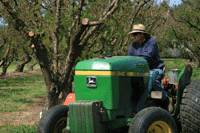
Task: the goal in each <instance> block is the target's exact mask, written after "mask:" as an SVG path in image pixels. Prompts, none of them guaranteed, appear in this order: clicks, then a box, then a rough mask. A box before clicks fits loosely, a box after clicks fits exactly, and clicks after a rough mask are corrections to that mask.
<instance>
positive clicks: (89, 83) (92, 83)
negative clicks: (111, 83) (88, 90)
mask: <svg viewBox="0 0 200 133" xmlns="http://www.w3.org/2000/svg"><path fill="white" fill-rule="evenodd" d="M86 80H87V81H86V84H87V87H97V78H96V77H87V79H86Z"/></svg>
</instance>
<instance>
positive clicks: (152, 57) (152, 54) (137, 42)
mask: <svg viewBox="0 0 200 133" xmlns="http://www.w3.org/2000/svg"><path fill="white" fill-rule="evenodd" d="M128 34H129V35H132V36H133V38H134V42H133V43H132V44H131V46H130V49H129V52H128V56H139V57H142V58H144V59H146V60H147V62H148V64H149V69H150V77H151V76H152V73H153V72H154V71H157V72H158V76H157V77H156V79H155V82H154V84H153V86H152V88H153V89H154V90H155V91H163V94H162V103H161V107H162V108H165V109H166V110H168V111H169V112H171V111H172V110H173V106H172V100H171V99H170V98H169V97H168V95H167V93H166V92H165V91H164V90H163V88H162V86H161V79H162V78H163V77H164V76H165V73H164V69H165V63H164V62H163V61H162V60H161V59H160V56H159V51H158V46H157V42H156V40H155V39H154V38H151V35H150V34H148V33H146V31H145V26H144V25H142V24H137V25H134V26H133V30H132V31H131V32H129V33H128ZM145 89H147V88H145ZM147 92H148V91H147ZM147 96H148V95H147V94H146V93H144V94H143V95H142V97H141V99H139V102H138V104H137V105H136V108H135V110H134V111H135V112H136V113H137V112H139V111H140V110H141V109H142V107H143V104H144V102H145V100H146V98H147Z"/></svg>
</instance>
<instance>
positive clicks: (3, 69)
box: [1, 65, 8, 75]
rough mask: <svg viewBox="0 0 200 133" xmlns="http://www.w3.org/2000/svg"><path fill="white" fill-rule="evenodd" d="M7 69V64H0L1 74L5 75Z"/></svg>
mask: <svg viewBox="0 0 200 133" xmlns="http://www.w3.org/2000/svg"><path fill="white" fill-rule="evenodd" d="M7 69H8V66H7V65H3V66H2V73H1V75H5V74H6V72H7Z"/></svg>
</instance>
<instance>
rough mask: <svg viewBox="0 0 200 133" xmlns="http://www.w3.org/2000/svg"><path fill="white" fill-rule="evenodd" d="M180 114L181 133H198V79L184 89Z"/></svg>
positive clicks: (199, 114)
mask: <svg viewBox="0 0 200 133" xmlns="http://www.w3.org/2000/svg"><path fill="white" fill-rule="evenodd" d="M180 112H181V127H182V133H200V128H199V127H200V79H196V80H193V81H191V82H190V84H189V85H187V86H186V87H185V89H184V92H183V97H182V103H181V111H180Z"/></svg>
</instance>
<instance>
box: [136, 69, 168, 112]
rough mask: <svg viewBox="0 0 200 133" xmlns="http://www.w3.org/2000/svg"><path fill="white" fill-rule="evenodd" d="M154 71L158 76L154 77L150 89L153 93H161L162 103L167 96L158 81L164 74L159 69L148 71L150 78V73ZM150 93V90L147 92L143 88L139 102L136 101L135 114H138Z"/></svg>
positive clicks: (146, 89)
mask: <svg viewBox="0 0 200 133" xmlns="http://www.w3.org/2000/svg"><path fill="white" fill-rule="evenodd" d="M154 71H157V72H158V76H157V77H156V79H155V81H154V83H153V86H152V89H153V90H155V91H162V92H163V95H162V101H164V100H165V99H166V98H167V97H168V95H167V93H166V92H165V91H164V89H163V88H162V86H161V82H160V81H161V79H162V78H163V77H164V76H165V73H164V72H163V71H162V70H161V69H152V70H150V77H151V76H152V73H153V72H154ZM150 91H151V90H148V88H147V87H146V88H145V90H144V93H143V94H142V96H141V98H140V100H139V101H138V103H137V105H136V108H135V112H139V111H140V110H141V109H142V108H143V105H144V103H145V101H146V99H147V97H148V94H149V93H150Z"/></svg>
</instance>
